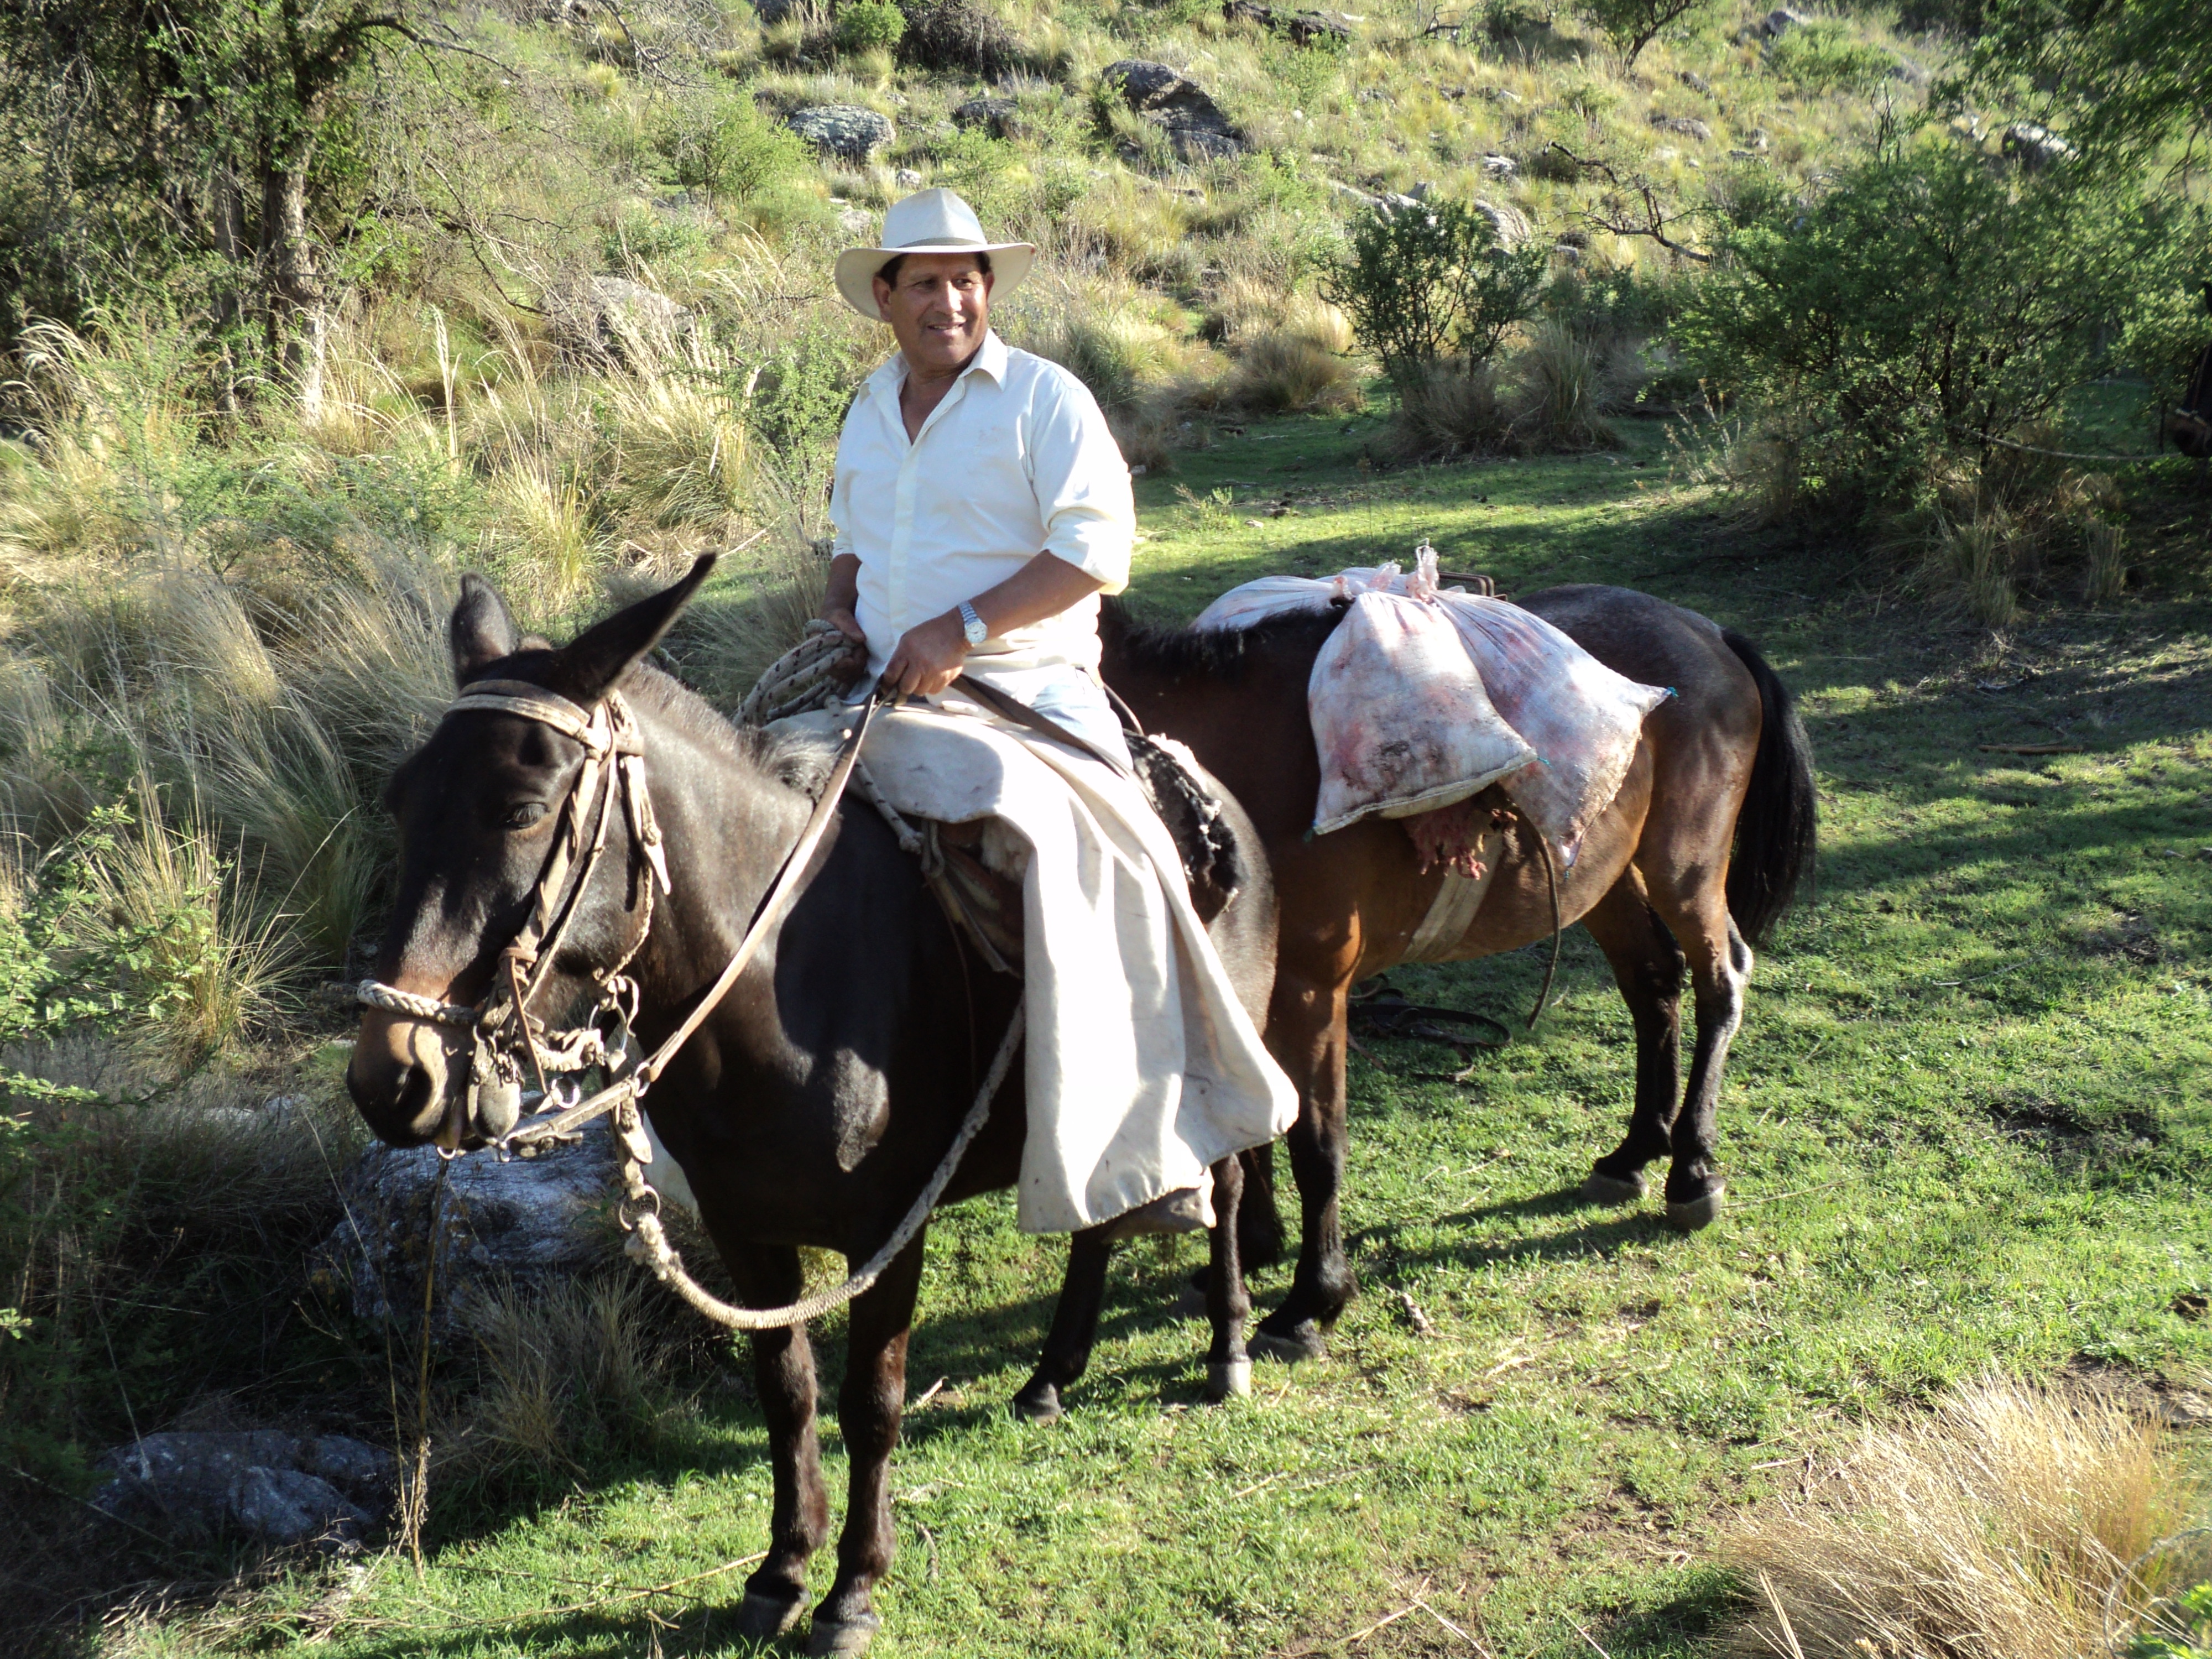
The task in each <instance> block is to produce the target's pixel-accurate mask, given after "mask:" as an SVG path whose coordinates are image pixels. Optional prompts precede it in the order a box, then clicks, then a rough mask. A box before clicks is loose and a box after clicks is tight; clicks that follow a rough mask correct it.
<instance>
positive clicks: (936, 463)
mask: <svg viewBox="0 0 2212 1659" xmlns="http://www.w3.org/2000/svg"><path fill="white" fill-rule="evenodd" d="M906 374H907V366H906V359H905V357H904V356H893V357H892V358H891V359H890V362H886V363H884V365H883V366H882V367H881V368H878V369H877V370H876V371H875V373H874V374H871V375H869V376H868V379H867V383H866V385H865V386H862V387H861V389H860V396H859V397H857V398H854V401H853V407H852V409H851V410H849V411H848V413H847V415H846V416H845V428H844V431H843V432H842V435H840V436H839V438H838V440H837V471H836V483H834V484H833V486H832V487H831V489H830V494H829V518H830V521H831V523H832V525H833V526H835V527H836V532H837V535H836V552H838V553H841V554H843V553H850V554H853V555H854V556H857V557H858V558H859V560H860V604H859V605H858V607H857V609H856V614H857V615H858V617H859V618H860V628H861V630H862V631H863V632H864V633H865V634H866V635H867V636H868V670H869V672H871V673H881V672H882V671H883V667H884V664H885V663H886V662H888V661H889V660H890V654H891V652H892V650H893V649H894V648H895V647H896V646H897V644H898V641H899V639H900V636H901V635H903V634H904V633H905V632H906V631H907V629H909V628H912V627H914V626H915V624H916V623H925V622H927V621H928V620H929V619H930V618H931V617H939V616H942V615H944V614H945V612H946V611H951V610H952V609H953V608H954V607H955V606H957V605H958V604H959V603H960V602H961V601H962V600H963V599H975V597H976V596H977V595H978V594H980V593H982V592H985V591H987V589H990V588H993V587H995V586H998V585H999V583H1000V582H1002V581H1004V580H1006V578H1007V577H1009V576H1011V575H1012V574H1014V572H1016V571H1017V570H1018V569H1020V568H1022V567H1023V566H1024V565H1025V564H1027V563H1028V562H1030V560H1031V559H1033V558H1035V557H1036V556H1037V555H1038V554H1039V553H1049V554H1051V555H1053V556H1054V557H1055V558H1058V559H1062V560H1065V561H1066V562H1067V563H1069V564H1072V565H1073V566H1074V567H1075V568H1077V569H1079V570H1081V571H1085V572H1086V573H1088V574H1091V575H1092V576H1095V577H1097V579H1098V580H1100V581H1101V582H1103V584H1104V585H1105V586H1104V592H1109V593H1118V592H1121V590H1122V589H1123V588H1124V587H1126V586H1128V581H1129V550H1130V548H1131V546H1132V545H1133V543H1134V541H1135V539H1136V529H1137V514H1136V506H1135V502H1134V501H1133V499H1132V498H1131V495H1130V493H1129V469H1128V466H1127V464H1125V463H1124V462H1123V461H1122V459H1121V448H1120V447H1119V446H1118V445H1116V444H1115V441H1114V435H1113V434H1112V433H1111V432H1109V431H1108V430H1107V428H1106V416H1104V415H1103V413H1102V412H1101V411H1100V410H1099V408H1098V404H1097V399H1096V398H1092V397H1091V392H1090V389H1089V388H1088V387H1086V386H1085V385H1084V384H1083V382H1082V381H1080V380H1077V379H1076V378H1075V376H1074V375H1073V374H1069V373H1068V372H1067V371H1066V369H1064V368H1061V367H1060V365H1059V364H1058V363H1055V362H1049V361H1048V360H1047V359H1045V358H1042V357H1039V356H1033V355H1032V354H1031V353H1030V352H1026V351H1018V350H1015V349H1012V347H1010V346H1008V345H1007V344H1006V343H1005V342H1004V341H1002V340H1001V339H1000V338H999V337H998V335H997V334H996V333H995V332H991V331H987V332H986V333H985V334H984V336H983V343H982V345H981V347H980V348H979V349H977V351H976V353H975V357H974V358H973V359H972V360H971V361H970V362H969V365H968V367H967V368H965V369H963V370H962V371H961V374H960V378H959V379H958V380H956V381H955V382H954V383H953V385H952V388H951V390H950V391H949V392H946V393H945V398H944V400H943V401H942V402H940V403H939V404H938V405H937V407H936V408H935V409H933V410H930V412H929V417H928V419H927V420H926V421H924V422H922V425H921V433H920V434H919V435H917V436H916V437H915V440H914V441H912V442H911V443H909V442H908V441H907V435H906V421H905V418H904V417H903V416H902V415H901V414H900V413H899V392H900V390H901V388H902V387H903V386H905V384H906ZM971 662H972V663H973V666H974V667H975V668H978V669H983V670H986V671H991V670H1000V669H1008V670H1011V669H1026V668H1048V667H1056V666H1059V665H1073V666H1075V667H1078V668H1081V669H1085V670H1093V671H1095V670H1096V669H1097V665H1098V596H1097V595H1096V594H1093V595H1091V596H1090V597H1088V598H1086V599H1083V600H1082V601H1080V602H1079V603H1078V604H1076V605H1072V606H1070V607H1069V608H1068V609H1067V610H1066V611H1061V612H1060V614H1059V615H1058V616H1056V617H1047V618H1046V619H1045V620H1044V621H1042V622H1041V623H1035V624H1033V625H1031V626H1030V627H1028V628H1021V629H1015V630H1013V631H1012V633H1010V634H1008V635H1006V636H1005V637H1004V638H993V639H990V640H987V641H985V642H984V643H983V645H982V646H981V647H979V648H978V649H977V650H976V651H975V653H973V656H972V658H971Z"/></svg>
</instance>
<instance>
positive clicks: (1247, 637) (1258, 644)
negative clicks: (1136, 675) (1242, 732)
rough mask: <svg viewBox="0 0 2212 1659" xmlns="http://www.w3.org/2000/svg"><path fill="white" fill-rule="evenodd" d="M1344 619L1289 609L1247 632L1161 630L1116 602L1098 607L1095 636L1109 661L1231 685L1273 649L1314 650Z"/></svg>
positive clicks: (1331, 612)
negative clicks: (1097, 624)
mask: <svg viewBox="0 0 2212 1659" xmlns="http://www.w3.org/2000/svg"><path fill="white" fill-rule="evenodd" d="M1343 620H1344V607H1343V606H1342V605H1330V606H1329V607H1328V609H1327V610H1325V611H1285V612H1283V613H1281V614H1279V615H1278V616H1273V617H1263V618H1262V619H1261V620H1260V621H1259V622H1256V623H1253V624H1252V625H1251V626H1250V627H1249V628H1238V629H1203V630H1201V629H1194V628H1190V627H1188V626H1185V627H1182V628H1161V627H1157V626H1154V625H1152V624H1151V623H1140V622H1139V621H1138V620H1137V619H1136V618H1135V617H1132V616H1131V615H1130V614H1129V611H1128V608H1127V606H1126V605H1122V604H1121V602H1120V601H1119V600H1118V599H1108V600H1107V601H1105V603H1104V604H1103V605H1102V606H1101V607H1100V609H1099V617H1098V623H1099V629H1098V631H1099V636H1100V639H1101V641H1102V642H1103V644H1104V647H1105V649H1106V654H1107V656H1108V657H1109V659H1119V660H1120V661H1121V663H1122V664H1124V665H1127V666H1128V667H1130V668H1133V669H1135V670H1137V671H1139V672H1146V673H1155V674H1168V675H1176V676H1179V677H1192V676H1195V677H1197V678H1203V679H1208V680H1212V681H1214V682H1215V683H1217V684H1223V685H1234V684H1237V682H1238V681H1240V680H1242V679H1243V678H1244V677H1245V676H1246V675H1248V674H1249V673H1250V672H1251V671H1252V670H1253V669H1254V668H1255V666H1256V665H1258V663H1259V661H1260V659H1261V658H1263V657H1266V656H1268V655H1270V654H1272V653H1274V652H1275V651H1277V650H1278V649H1281V648H1291V649H1297V650H1303V651H1307V652H1312V651H1317V650H1319V649H1320V648H1321V642H1322V641H1323V640H1325V639H1327V638H1328V636H1329V635H1331V634H1333V633H1334V632H1335V631H1336V625H1337V624H1338V623H1340V622H1342V621H1343Z"/></svg>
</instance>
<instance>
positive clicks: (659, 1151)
mask: <svg viewBox="0 0 2212 1659" xmlns="http://www.w3.org/2000/svg"><path fill="white" fill-rule="evenodd" d="M639 1117H640V1118H641V1120H642V1121H643V1122H644V1124H645V1138H646V1139H647V1141H648V1142H650V1143H651V1144H652V1146H653V1161H652V1162H651V1163H650V1164H647V1165H646V1166H645V1184H646V1185H647V1186H648V1187H650V1188H653V1191H655V1192H656V1193H659V1194H660V1198H661V1201H662V1202H663V1203H665V1204H680V1205H682V1206H684V1208H685V1209H687V1210H689V1211H690V1212H691V1213H692V1214H693V1215H696V1214H698V1213H699V1200H697V1199H696V1198H695V1197H693V1196H692V1194H691V1183H690V1182H689V1181H687V1180H685V1179H684V1166H683V1165H682V1164H678V1162H677V1161H676V1160H675V1159H674V1158H671V1157H670V1156H669V1155H668V1148H667V1147H665V1146H662V1145H661V1144H660V1137H659V1135H657V1134H655V1133H653V1119H652V1117H651V1116H650V1115H647V1114H645V1113H640V1114H639Z"/></svg>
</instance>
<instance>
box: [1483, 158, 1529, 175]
mask: <svg viewBox="0 0 2212 1659" xmlns="http://www.w3.org/2000/svg"><path fill="white" fill-rule="evenodd" d="M1482 170H1483V173H1485V174H1486V176H1488V177H1490V178H1492V179H1510V178H1511V177H1512V176H1513V175H1514V174H1515V173H1518V172H1519V171H1520V170H1521V168H1520V166H1519V164H1518V163H1516V161H1514V159H1513V158H1512V157H1511V156H1510V155H1486V156H1484V157H1483V158H1482Z"/></svg>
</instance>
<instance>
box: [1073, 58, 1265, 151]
mask: <svg viewBox="0 0 2212 1659" xmlns="http://www.w3.org/2000/svg"><path fill="white" fill-rule="evenodd" d="M1098 79H1099V82H1100V83H1101V84H1102V85H1104V86H1109V87H1116V88H1120V90H1121V100H1122V101H1123V102H1124V103H1126V104H1127V105H1128V106H1129V107H1130V108H1131V109H1133V110H1134V111H1136V112H1137V113H1138V114H1139V115H1141V116H1143V117H1144V118H1145V119H1146V120H1147V121H1150V122H1151V123H1152V125H1155V126H1157V127H1159V128H1160V129H1162V130H1163V131H1165V132H1166V134H1167V136H1168V142H1169V143H1171V144H1173V145H1174V146H1175V153H1176V155H1177V156H1178V157H1179V158H1181V159H1182V160H1183V161H1204V160H1206V159H1207V158H1208V157H1211V156H1216V155H1236V154H1237V152H1238V151H1240V150H1242V149H1244V147H1245V137H1244V134H1243V132H1242V131H1239V130H1238V129H1237V126H1236V125H1234V124H1233V123H1231V120H1230V119H1229V118H1228V117H1227V116H1226V115H1225V114H1223V113H1222V112H1221V106H1219V105H1218V104H1217V103H1215V102H1214V101H1213V100H1212V97H1211V96H1210V95H1209V94H1207V93H1206V89H1205V88H1203V87H1201V86H1200V85H1199V84H1198V82H1195V81H1192V80H1188V79H1187V78H1185V77H1184V76H1182V75H1181V74H1179V73H1177V72H1176V70H1171V69H1170V68H1169V67H1168V66H1167V65H1166V64H1153V63H1148V62H1146V61H1145V60H1144V59H1142V58H1122V59H1121V61H1120V62H1118V63H1113V64H1108V65H1107V66H1106V67H1105V68H1104V69H1103V70H1100V71H1099V74H1098Z"/></svg>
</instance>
